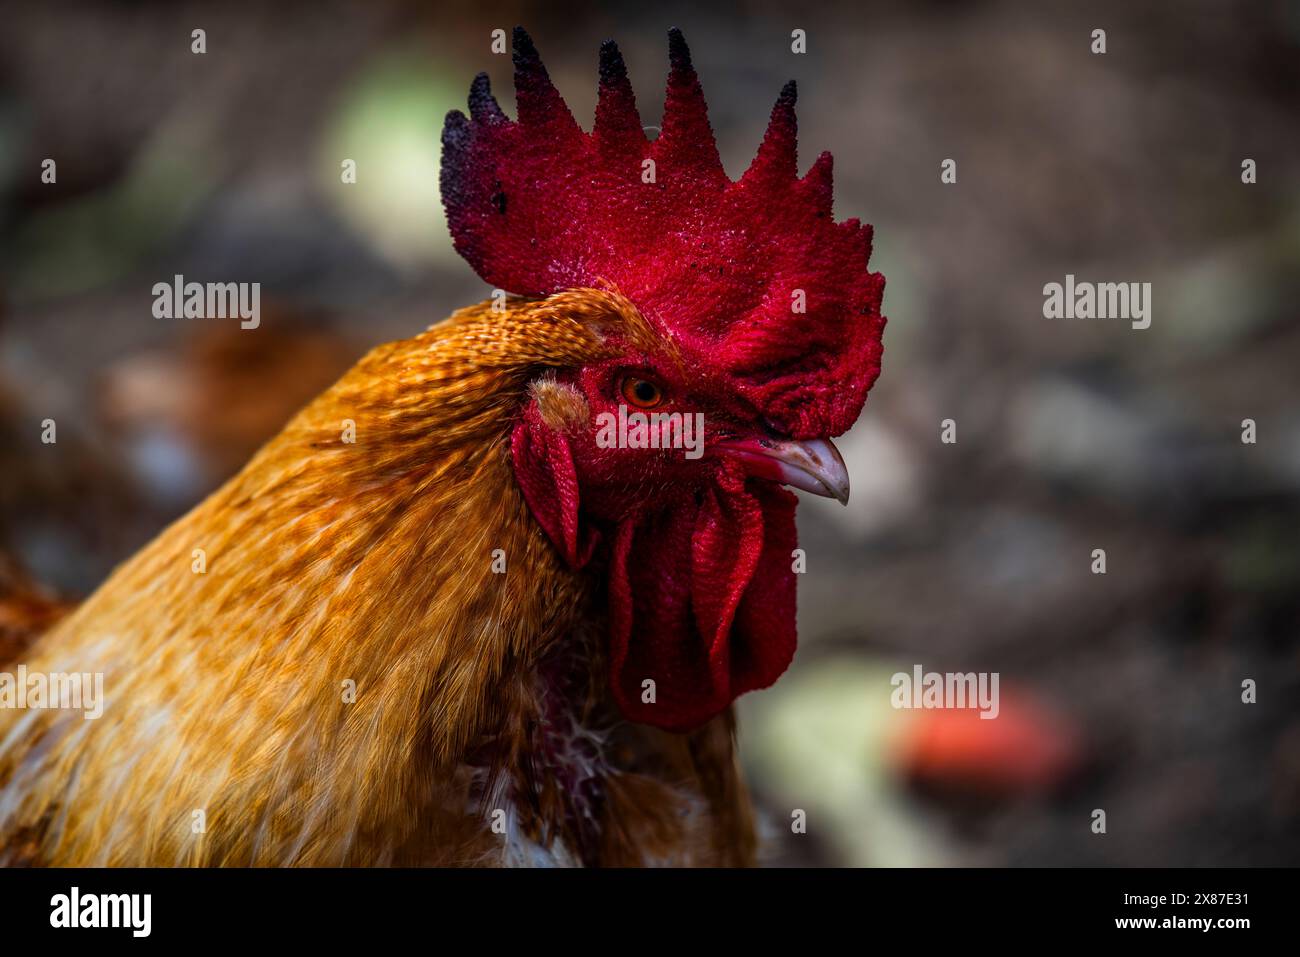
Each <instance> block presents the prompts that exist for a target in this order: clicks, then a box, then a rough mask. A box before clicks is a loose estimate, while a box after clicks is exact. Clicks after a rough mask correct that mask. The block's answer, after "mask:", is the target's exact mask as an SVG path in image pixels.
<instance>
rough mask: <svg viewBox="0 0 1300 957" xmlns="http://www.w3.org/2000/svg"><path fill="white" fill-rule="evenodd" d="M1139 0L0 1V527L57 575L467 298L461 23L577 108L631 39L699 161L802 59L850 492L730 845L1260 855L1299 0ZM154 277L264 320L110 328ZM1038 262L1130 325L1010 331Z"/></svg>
mask: <svg viewBox="0 0 1300 957" xmlns="http://www.w3.org/2000/svg"><path fill="white" fill-rule="evenodd" d="M1138 7H1139V5H1135V4H1129V3H1124V2H1118V0H1117V2H1111V3H1099V4H1090V5H1088V9H1086V10H1084V9H1083V7H1082V5H1077V4H1070V5H1066V4H1060V5H1057V4H1049V3H1009V2H962V3H959V2H935V0H931V2H912V3H902V2H897V3H893V2H890V3H864V2H853V3H843V4H833V3H832V4H824V5H817V6H816V7H815V8H814V7H813V6H812V5H801V4H794V5H792V4H789V3H766V2H749V3H743V4H739V5H737V6H733V7H731V8H730V9H725V8H721V9H717V10H712V11H706V10H705V9H704V8H703V5H701V4H697V3H689V4H678V3H671V2H670V3H661V4H643V3H632V2H625V3H612V4H600V5H596V4H587V3H581V2H579V3H571V4H568V5H567V6H565V7H559V6H557V5H554V4H543V3H529V2H518V3H511V4H496V5H494V4H492V3H484V2H473V3H471V2H449V3H439V4H436V5H434V4H425V3H416V2H399V0H390V2H371V3H359V2H358V3H350V4H344V3H337V2H328V0H327V2H313V3H265V4H262V3H256V4H254V3H227V4H220V5H218V4H202V3H187V2H169V3H161V2H157V3H125V2H123V3H110V2H95V3H88V2H77V0H73V2H63V3H59V4H57V5H54V4H43V3H30V4H24V3H15V2H0V22H2V23H3V24H4V30H3V33H0V551H3V552H5V553H7V554H9V555H12V556H15V557H16V558H17V559H18V560H19V562H21V564H22V565H23V566H25V567H26V568H27V569H28V570H29V571H30V572H31V573H32V574H33V576H34V577H36V578H37V579H38V580H40V581H42V582H45V583H48V584H49V585H50V586H51V588H52V589H54V590H55V591H56V592H57V593H58V594H60V595H62V596H66V597H69V598H74V599H75V598H77V597H80V596H84V595H85V594H87V593H88V592H89V591H90V590H92V589H93V588H94V587H95V586H96V585H97V584H98V583H99V582H100V581H101V580H102V579H103V578H104V576H105V575H106V574H107V572H108V571H109V570H110V569H111V568H112V567H113V565H114V564H116V563H117V562H118V561H120V560H122V559H123V558H124V557H126V556H127V555H129V554H130V553H131V552H132V551H134V550H135V549H136V548H138V547H139V546H140V545H141V544H143V543H144V542H146V541H148V540H149V539H150V538H151V537H153V535H155V534H156V533H157V532H158V531H159V530H160V529H161V528H162V527H163V526H164V525H165V524H166V523H167V522H168V521H170V520H171V519H173V518H175V517H176V516H178V515H180V514H182V513H183V512H184V511H186V510H187V509H188V508H189V507H190V506H191V505H193V504H194V503H195V502H197V501H198V500H199V499H201V498H202V497H203V496H204V495H205V494H206V493H207V492H209V491H210V490H212V489H213V488H215V487H216V486H217V485H218V484H219V483H220V482H221V481H222V480H223V479H225V478H226V477H228V476H229V475H230V474H232V473H233V472H234V471H235V470H237V469H238V468H239V467H240V465H241V464H242V463H243V462H244V461H245V460H246V458H247V457H248V456H249V455H250V454H251V453H252V451H253V450H255V449H256V448H257V447H258V446H259V445H260V444H261V443H262V442H263V441H264V440H265V439H267V438H268V437H270V436H271V435H272V434H274V432H275V431H277V430H278V429H279V427H280V426H281V425H282V424H283V423H284V422H285V421H286V420H287V419H288V418H289V416H290V415H292V413H293V412H294V411H296V409H297V408H298V407H299V406H301V405H302V404H303V403H305V402H306V401H307V400H308V399H310V398H311V397H312V396H313V395H315V394H316V393H317V392H319V391H320V390H321V389H323V388H324V387H325V386H327V385H328V384H329V383H330V382H332V381H333V380H334V379H335V378H336V377H337V376H338V375H339V374H340V373H341V372H342V371H343V370H344V369H346V368H347V367H348V366H349V365H350V364H351V363H352V362H353V361H355V360H356V359H357V358H358V357H359V356H360V355H361V354H362V353H363V352H364V351H366V350H367V349H368V348H369V347H370V346H372V345H374V344H377V343H379V342H383V341H387V340H390V339H395V338H401V337H405V336H408V335H411V334H414V333H415V332H417V331H419V330H421V329H423V328H424V327H425V326H427V325H429V324H430V323H432V322H434V321H437V320H439V319H441V318H443V317H444V316H446V315H447V314H448V313H449V312H450V311H451V310H453V309H454V308H456V307H458V306H462V305H466V304H468V303H471V302H475V301H478V300H480V299H483V298H486V296H487V294H488V290H487V289H486V287H485V286H484V285H483V284H482V283H481V282H480V281H479V280H478V279H477V278H476V277H475V276H474V275H473V273H472V272H471V271H470V269H469V268H468V267H467V266H466V265H465V264H464V263H463V262H462V261H461V260H460V259H459V258H458V257H457V256H456V255H455V253H454V252H453V250H452V248H451V243H450V240H449V238H448V236H447V232H446V226H445V223H444V220H443V215H442V210H441V207H440V201H439V196H438V178H437V170H438V161H439V135H440V131H441V124H442V118H443V116H444V115H445V113H446V112H447V110H449V109H452V108H456V107H461V108H463V106H464V98H465V93H466V91H467V89H468V85H469V81H470V79H471V78H472V77H473V75H474V74H475V73H476V72H477V71H479V70H487V71H488V72H489V73H490V74H491V75H492V79H493V87H494V89H495V90H496V91H497V93H498V96H499V98H500V99H501V101H502V105H503V107H504V108H505V109H506V110H507V112H510V111H511V110H512V106H513V97H512V94H511V85H510V82H509V78H510V64H509V58H508V56H499V55H494V54H493V53H492V52H491V49H490V43H491V37H490V34H491V31H492V30H494V29H497V28H501V29H505V30H507V31H508V30H509V28H510V27H512V26H513V25H514V24H516V23H520V24H523V25H525V26H526V27H527V28H528V29H529V31H530V32H531V33H532V35H533V38H534V40H535V41H536V42H537V45H538V47H539V49H540V50H541V52H542V55H543V57H544V59H545V62H546V64H547V66H548V68H549V70H550V72H551V75H552V77H553V78H554V80H555V82H556V84H557V86H558V87H559V88H560V90H561V92H562V93H563V95H564V96H565V98H566V99H567V101H568V103H569V105H570V107H571V108H572V110H573V112H574V114H575V116H576V117H577V118H578V120H579V122H581V123H582V124H583V125H584V126H585V127H587V128H590V123H591V117H592V115H593V110H594V105H595V90H596V51H597V47H598V44H599V42H600V41H601V40H602V39H604V38H606V37H609V36H612V37H614V38H616V39H617V40H618V41H619V43H620V45H621V47H622V49H623V51H624V54H625V57H626V59H627V62H628V66H629V70H630V73H631V77H632V82H633V84H634V86H635V88H636V91H637V94H638V101H639V105H640V108H641V114H642V118H643V121H644V122H645V123H646V124H648V125H653V124H656V123H657V122H658V119H659V115H660V112H661V109H662V90H663V82H664V78H665V75H666V69H667V50H666V39H665V34H666V30H667V28H668V27H670V26H673V25H676V26H680V27H682V28H683V30H684V31H685V33H686V37H687V39H688V41H689V42H690V44H691V47H692V51H693V53H694V59H695V63H696V66H697V68H698V70H699V72H700V75H701V79H702V81H703V84H704V88H705V92H706V94H707V95H708V100H709V105H710V109H711V119H712V122H713V125H714V128H715V130H716V131H717V136H718V141H719V145H720V149H721V152H722V157H723V161H724V163H725V165H726V167H727V169H728V171H729V172H730V173H731V175H732V176H738V175H739V174H740V173H741V172H742V171H743V170H744V168H745V167H746V166H747V165H748V163H749V161H750V159H751V158H752V156H753V153H754V151H755V149H756V147H757V144H758V141H759V139H760V137H761V135H762V131H763V129H764V127H765V125H766V121H767V116H768V113H769V110H770V108H771V105H772V103H773V102H774V101H775V98H776V95H777V93H778V91H779V90H780V87H781V85H782V83H784V82H785V81H786V80H787V79H790V78H795V79H797V80H798V81H799V84H800V87H799V89H800V106H799V114H800V116H799V119H800V127H801V129H800V144H801V147H802V160H803V161H802V164H801V165H802V166H803V167H804V168H806V167H807V165H808V164H809V163H810V162H811V160H812V158H813V157H815V156H816V154H817V153H818V152H820V151H821V150H823V149H829V150H831V151H832V152H833V153H834V154H835V157H836V199H835V204H836V210H835V211H836V217H837V218H839V219H843V218H847V217H849V216H859V217H861V218H863V219H864V220H866V221H869V222H871V223H874V224H875V227H876V245H875V249H876V251H875V255H874V258H873V266H874V268H876V269H878V270H881V271H883V272H884V273H885V275H886V277H887V278H888V285H887V289H886V293H885V310H884V311H885V313H886V315H888V316H889V317H890V323H889V326H888V328H887V330H886V333H885V347H886V351H885V364H884V374H883V376H882V378H881V379H880V381H879V383H878V384H877V385H876V387H875V389H874V391H873V392H872V394H871V397H870V400H869V401H868V403H867V407H866V411H865V413H864V415H863V417H862V419H861V420H860V421H859V423H858V425H857V427H856V428H855V429H854V430H853V432H851V433H850V434H849V435H848V436H846V437H845V438H844V439H843V441H842V442H841V443H840V444H841V447H842V449H843V452H844V455H845V458H846V460H847V462H848V465H849V468H850V472H851V474H852V476H853V483H854V484H853V498H852V501H851V503H850V505H849V507H848V508H847V509H841V508H840V507H839V505H838V504H836V503H834V502H830V503H828V502H827V500H821V499H811V498H806V499H805V501H804V503H803V506H802V508H801V509H800V531H801V545H802V546H803V547H804V548H806V550H807V552H808V570H807V573H806V574H805V575H804V576H803V578H802V580H801V582H800V612H799V615H800V650H799V654H798V655H797V657H796V659H795V663H794V666H793V667H792V669H791V670H790V672H789V673H787V675H786V676H785V677H784V678H783V679H782V681H781V682H780V683H778V685H777V686H776V687H775V688H774V689H772V690H770V691H766V692H760V693H757V694H753V695H750V696H748V697H747V698H745V699H743V701H742V708H741V710H742V729H741V736H742V753H743V756H744V759H745V761H746V770H747V773H748V775H749V778H750V781H751V785H752V787H753V790H754V792H755V795H756V798H757V800H758V802H759V804H760V807H761V809H762V814H763V819H764V830H765V832H766V834H767V836H768V838H769V840H768V850H767V852H766V858H767V860H768V862H769V863H772V864H777V865H782V864H817V865H920V864H927V865H968V864H989V865H1097V864H1115V865H1226V864H1233V865H1262V864H1296V863H1300V814H1297V811H1298V810H1300V708H1297V707H1296V705H1297V701H1300V645H1298V643H1297V641H1296V638H1297V632H1298V630H1300V587H1298V585H1300V548H1297V541H1296V539H1297V532H1300V388H1297V382H1298V380H1300V322H1297V301H1298V300H1300V271H1297V265H1298V264H1300V122H1297V120H1298V119H1300V116H1298V111H1297V105H1298V103H1300V93H1298V91H1300V5H1297V4H1295V3H1285V2H1251V3H1238V4H1231V3H1226V2H1208V0H1185V2H1177V3H1172V2H1171V3H1149V4H1142V5H1140V9H1139V8H1138ZM196 28H202V29H203V30H205V31H206V42H207V53H206V54H204V55H195V54H193V53H192V52H191V42H192V41H191V31H192V30H194V29H196ZM1096 28H1101V29H1105V30H1106V33H1107V52H1106V54H1105V55H1094V54H1093V53H1092V52H1091V50H1090V46H1091V43H1092V39H1091V32H1092V30H1094V29H1096ZM795 29H802V30H804V31H805V32H806V36H807V53H806V54H802V55H799V54H795V53H792V52H791V31H792V30H795ZM46 158H53V159H54V160H55V161H56V163H57V180H56V182H55V183H52V184H51V183H42V181H41V175H40V174H41V164H42V161H43V160H44V159H46ZM947 158H953V159H956V160H957V164H958V181H957V183H956V184H955V185H944V184H942V183H941V182H940V177H939V173H940V164H941V162H942V161H943V160H944V159H947ZM1246 158H1250V159H1253V160H1255V161H1256V163H1257V166H1258V183H1256V184H1254V185H1244V184H1243V183H1242V182H1241V163H1242V160H1243V159H1246ZM344 159H354V160H355V161H356V163H357V170H358V173H357V182H356V183H355V184H352V185H344V184H342V183H341V182H340V175H339V174H340V164H341V162H342V161H343V160H344ZM177 273H181V274H183V275H184V276H185V278H186V280H189V281H199V282H207V281H221V282H225V281H240V282H253V281H256V282H260V283H261V284H262V312H263V315H262V324H261V327H260V328H259V329H258V330H256V331H240V329H239V325H238V322H236V321H229V320H227V321H221V320H211V321H194V320H191V321H188V322H187V321H184V320H162V319H155V318H154V317H153V315H152V312H151V308H152V303H153V296H152V292H151V289H152V286H153V284H154V283H156V282H160V281H170V280H171V277H172V276H173V275H175V274H177ZM1066 273H1073V274H1075V275H1076V276H1077V277H1078V278H1079V279H1080V280H1092V281H1116V282H1120V281H1124V282H1128V281H1132V282H1150V283H1151V284H1152V287H1153V293H1152V297H1153V312H1152V315H1153V321H1152V325H1151V328H1150V329H1148V330H1145V331H1135V330H1133V329H1131V328H1129V324H1128V323H1127V322H1118V321H1099V320H1094V321H1078V322H1064V321H1050V320H1046V319H1044V318H1043V315H1042V305H1043V291H1042V290H1043V285H1044V284H1045V283H1048V282H1061V281H1063V279H1064V276H1065V274H1066ZM947 418H951V419H954V420H955V421H956V423H957V442H956V443H955V444H944V443H941V442H940V422H941V421H942V420H943V419H947ZM1245 418H1251V419H1254V420H1255V422H1256V423H1257V432H1258V441H1257V443H1256V444H1253V445H1248V444H1243V443H1242V441H1241V431H1242V420H1243V419H1245ZM45 419H53V420H55V421H56V422H57V428H58V442H57V444H56V445H45V444H42V442H41V429H42V426H41V422H42V421H43V420H45ZM1095 548H1104V549H1105V550H1106V555H1107V573H1106V574H1105V575H1096V574H1093V573H1092V571H1091V566H1092V561H1093V560H1092V550H1093V549H1095ZM6 573H13V574H18V572H17V571H16V570H13V571H8V572H7V571H6V570H5V568H4V567H3V566H0V574H6ZM917 664H919V665H921V666H923V668H924V669H925V670H927V671H939V672H950V671H956V672H967V671H977V672H998V673H999V675H1000V680H1001V685H1000V690H1001V698H1002V708H1001V710H1002V714H1001V717H1000V718H999V720H997V721H979V720H977V719H975V718H974V715H973V714H971V713H969V712H968V713H964V714H963V713H954V712H938V711H929V712H926V711H902V710H894V709H893V708H892V707H891V705H890V694H891V691H892V690H893V689H892V687H891V685H890V677H891V675H893V674H894V673H895V672H897V671H906V672H909V673H910V672H911V671H912V669H913V667H914V666H915V665H917ZM1245 679H1253V680H1254V681H1255V682H1257V684H1258V703H1256V704H1243V703H1242V700H1241V697H1242V682H1243V681H1244V680H1245ZM796 809H797V810H802V811H805V812H806V815H807V833H794V832H793V831H792V828H791V815H792V813H793V812H794V811H795V810H796ZM1094 809H1103V810H1105V812H1106V816H1107V833H1106V834H1104V835H1098V834H1094V833H1093V832H1092V829H1091V824H1092V820H1093V818H1092V812H1093V810H1094Z"/></svg>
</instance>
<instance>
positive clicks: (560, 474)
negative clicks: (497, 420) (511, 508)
mask: <svg viewBox="0 0 1300 957" xmlns="http://www.w3.org/2000/svg"><path fill="white" fill-rule="evenodd" d="M510 454H511V457H512V459H513V460H514V466H515V481H517V482H518V483H519V487H520V488H521V489H522V490H523V493H524V501H526V502H527V503H528V508H529V510H530V511H531V512H532V513H533V517H534V518H535V519H537V523H538V524H539V525H541V526H542V529H543V531H545V532H546V534H547V536H548V537H549V538H550V539H551V542H552V543H553V544H554V545H555V547H556V548H557V549H559V552H560V554H561V555H563V556H564V560H565V561H566V562H568V564H569V566H570V567H572V568H581V567H582V566H583V565H585V564H587V562H588V561H590V560H591V554H592V552H593V551H594V550H595V547H596V541H597V533H596V532H595V530H593V529H592V528H590V527H589V526H584V525H583V524H582V523H581V522H580V521H579V517H578V474H577V471H576V470H575V469H574V467H573V453H572V452H571V451H570V449H569V440H568V438H567V437H566V436H565V435H564V434H563V433H561V432H558V431H556V430H555V429H553V428H551V427H550V426H549V425H547V424H546V423H545V422H543V421H542V416H541V413H540V411H539V410H538V408H537V404H536V403H535V402H534V403H530V404H529V406H528V408H527V409H526V410H525V412H524V417H523V419H522V420H521V421H520V422H519V424H518V425H516V426H515V430H514V433H513V434H512V435H511V437H510Z"/></svg>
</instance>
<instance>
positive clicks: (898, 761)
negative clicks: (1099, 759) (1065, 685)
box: [890, 692, 1084, 797]
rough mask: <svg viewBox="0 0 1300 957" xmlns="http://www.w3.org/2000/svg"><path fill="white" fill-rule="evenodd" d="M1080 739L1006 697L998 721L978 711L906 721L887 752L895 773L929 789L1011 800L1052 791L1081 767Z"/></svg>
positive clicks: (1031, 706) (1070, 728) (1043, 713)
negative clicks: (1009, 798)
mask: <svg viewBox="0 0 1300 957" xmlns="http://www.w3.org/2000/svg"><path fill="white" fill-rule="evenodd" d="M1083 750H1084V749H1083V740H1082V734H1081V733H1080V732H1079V731H1078V730H1077V728H1076V727H1075V726H1074V725H1073V724H1072V723H1071V722H1070V721H1069V720H1068V719H1067V718H1066V717H1065V716H1064V715H1062V714H1061V713H1060V712H1058V711H1056V710H1055V709H1053V708H1050V707H1048V706H1047V705H1045V704H1043V703H1042V702H1040V701H1038V700H1036V699H1033V698H1031V697H1029V696H1027V695H1025V694H1022V693H1016V694H1006V693H1005V692H1004V693H1003V694H1002V695H1001V708H1000V711H999V712H998V716H997V717H996V718H991V719H990V718H981V717H980V711H979V710H978V709H976V708H943V709H933V710H916V711H912V712H909V713H908V714H907V720H906V721H905V722H904V724H903V728H902V730H901V731H900V732H899V733H898V735H897V737H896V738H895V739H894V741H893V746H892V748H891V750H890V756H891V761H892V764H893V765H894V767H895V768H896V769H897V770H898V771H899V772H900V773H901V774H902V775H903V776H904V777H906V778H907V779H908V780H909V781H910V782H912V783H914V784H916V785H919V786H921V787H924V788H929V789H935V790H942V791H956V792H961V793H969V794H979V795H986V796H997V797H1009V796H1016V795H1022V794H1037V793H1044V792H1048V791H1051V790H1053V789H1054V788H1056V787H1057V786H1059V785H1060V784H1062V783H1063V782H1064V781H1065V780H1066V779H1067V778H1068V777H1069V776H1070V774H1071V773H1072V772H1073V771H1074V770H1075V769H1077V768H1078V766H1079V765H1080V763H1081V762H1082V758H1083Z"/></svg>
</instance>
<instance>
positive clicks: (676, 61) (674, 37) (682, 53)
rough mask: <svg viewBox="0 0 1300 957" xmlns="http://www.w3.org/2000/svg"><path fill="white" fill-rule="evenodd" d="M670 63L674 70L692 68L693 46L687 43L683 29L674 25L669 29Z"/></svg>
mask: <svg viewBox="0 0 1300 957" xmlns="http://www.w3.org/2000/svg"><path fill="white" fill-rule="evenodd" d="M668 63H669V65H671V66H672V68H673V69H674V70H689V69H690V68H691V48H690V47H688V46H687V45H686V37H684V36H682V31H681V30H679V29H677V27H673V28H672V29H671V30H669V31H668Z"/></svg>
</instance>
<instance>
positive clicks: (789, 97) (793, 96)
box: [777, 80, 799, 106]
mask: <svg viewBox="0 0 1300 957" xmlns="http://www.w3.org/2000/svg"><path fill="white" fill-rule="evenodd" d="M797 99H799V86H798V84H796V83H795V82H794V80H791V81H790V82H789V83H787V84H786V85H785V86H783V87H781V95H780V96H779V97H778V98H777V102H778V103H787V104H789V105H790V106H794V103H795V100H797Z"/></svg>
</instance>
